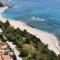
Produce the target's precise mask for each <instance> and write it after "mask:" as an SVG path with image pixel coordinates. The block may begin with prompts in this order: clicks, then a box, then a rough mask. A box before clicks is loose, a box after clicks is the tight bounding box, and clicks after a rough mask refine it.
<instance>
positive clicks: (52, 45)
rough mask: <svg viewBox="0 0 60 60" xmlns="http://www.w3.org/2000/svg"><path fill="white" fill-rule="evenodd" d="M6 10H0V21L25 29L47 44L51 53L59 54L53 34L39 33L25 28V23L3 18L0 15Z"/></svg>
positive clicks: (59, 49)
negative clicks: (7, 21)
mask: <svg viewBox="0 0 60 60" xmlns="http://www.w3.org/2000/svg"><path fill="white" fill-rule="evenodd" d="M6 9H8V7H7V6H6V7H3V8H0V20H1V21H3V22H5V21H6V20H9V21H10V24H11V26H13V27H14V28H17V27H19V28H20V29H21V30H24V29H26V30H27V31H28V32H29V33H31V34H33V35H35V36H36V37H38V38H40V39H41V41H42V42H43V43H44V44H48V48H49V49H50V50H52V51H54V52H55V53H56V54H57V55H58V54H60V47H59V46H58V43H57V42H58V41H57V38H56V36H54V35H53V34H50V33H47V32H44V31H40V30H37V29H34V28H32V27H29V26H27V25H26V24H25V23H23V22H21V21H17V20H16V21H15V20H10V19H7V18H4V17H3V16H2V15H1V13H3V12H4V11H5V10H6Z"/></svg>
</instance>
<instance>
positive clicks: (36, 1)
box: [2, 0, 60, 41]
mask: <svg viewBox="0 0 60 60" xmlns="http://www.w3.org/2000/svg"><path fill="white" fill-rule="evenodd" d="M2 2H4V3H7V4H9V5H12V7H11V8H8V9H7V10H6V11H5V12H4V13H2V16H4V17H5V18H9V19H11V20H13V19H15V20H19V21H22V22H24V23H26V24H27V25H29V26H31V27H33V28H36V29H39V30H43V31H46V32H49V33H52V34H54V35H56V36H58V39H59V41H60V0H2Z"/></svg>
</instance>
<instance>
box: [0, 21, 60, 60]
mask: <svg viewBox="0 0 60 60" xmlns="http://www.w3.org/2000/svg"><path fill="white" fill-rule="evenodd" d="M0 28H1V29H2V30H3V32H2V34H0V39H1V40H2V41H11V42H13V44H16V48H17V49H18V50H19V51H20V55H19V56H21V57H22V58H23V60H60V55H58V56H57V55H56V54H55V53H54V52H53V51H51V50H49V49H48V48H47V47H48V45H44V44H43V43H42V42H41V40H40V39H39V38H37V37H36V36H34V35H32V34H30V33H28V32H27V31H26V30H24V31H21V30H20V29H19V28H17V29H14V27H12V26H10V23H9V21H6V22H5V23H3V22H1V21H0Z"/></svg>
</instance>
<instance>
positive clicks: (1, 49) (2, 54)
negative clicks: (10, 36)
mask: <svg viewBox="0 0 60 60" xmlns="http://www.w3.org/2000/svg"><path fill="white" fill-rule="evenodd" d="M13 56H14V53H13V51H12V50H11V49H10V47H9V45H8V44H7V43H5V42H0V60H13Z"/></svg>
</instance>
